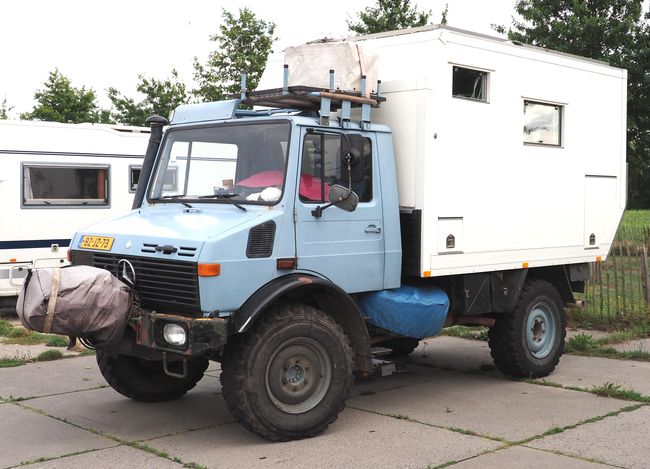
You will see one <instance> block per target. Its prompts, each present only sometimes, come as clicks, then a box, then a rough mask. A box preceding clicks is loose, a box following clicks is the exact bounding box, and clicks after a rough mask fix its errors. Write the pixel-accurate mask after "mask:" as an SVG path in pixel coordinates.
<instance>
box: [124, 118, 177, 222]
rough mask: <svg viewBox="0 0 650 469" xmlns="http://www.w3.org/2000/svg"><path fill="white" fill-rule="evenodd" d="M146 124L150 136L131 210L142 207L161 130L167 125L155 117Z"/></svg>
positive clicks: (166, 121)
mask: <svg viewBox="0 0 650 469" xmlns="http://www.w3.org/2000/svg"><path fill="white" fill-rule="evenodd" d="M146 122H147V124H149V126H150V127H151V135H150V136H149V145H148V146H147V152H146V153H145V154H144V161H143V162H142V169H141V170H140V177H138V187H137V189H136V190H135V195H134V196H133V206H132V207H131V210H135V209H137V208H140V207H142V201H143V200H144V193H145V191H146V190H147V183H148V182H149V177H150V176H151V171H152V170H153V164H154V161H155V160H156V154H158V148H159V147H160V141H161V140H162V129H163V126H165V125H167V124H169V121H168V120H167V119H165V118H164V117H161V116H157V115H153V116H149V117H148V118H147V120H146Z"/></svg>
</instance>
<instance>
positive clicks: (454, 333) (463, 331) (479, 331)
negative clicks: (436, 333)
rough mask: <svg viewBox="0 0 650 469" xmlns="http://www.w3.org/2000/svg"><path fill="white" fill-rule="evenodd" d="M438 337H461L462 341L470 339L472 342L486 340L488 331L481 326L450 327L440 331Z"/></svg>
mask: <svg viewBox="0 0 650 469" xmlns="http://www.w3.org/2000/svg"><path fill="white" fill-rule="evenodd" d="M440 335H446V336H450V337H461V338H463V339H472V340H482V341H487V340H488V329H487V327H483V326H474V327H470V326H451V327H446V328H444V329H443V330H442V332H441V333H440Z"/></svg>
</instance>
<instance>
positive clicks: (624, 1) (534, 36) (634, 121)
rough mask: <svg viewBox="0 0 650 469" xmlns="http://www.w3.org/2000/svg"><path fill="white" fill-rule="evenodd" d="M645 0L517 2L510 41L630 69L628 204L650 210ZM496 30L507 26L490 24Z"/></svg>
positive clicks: (649, 37)
mask: <svg viewBox="0 0 650 469" xmlns="http://www.w3.org/2000/svg"><path fill="white" fill-rule="evenodd" d="M642 3H643V0H583V1H576V0H518V1H517V3H516V5H515V11H516V13H517V14H518V15H519V16H520V17H521V19H520V20H516V19H513V24H512V28H511V29H510V30H509V31H508V37H509V39H511V40H513V41H519V42H525V43H529V44H533V45H537V46H541V47H546V48H549V49H553V50H558V51H562V52H568V53H572V54H577V55H581V56H583V57H589V58H592V59H597V60H603V61H606V62H609V63H610V64H611V65H613V66H615V67H621V68H625V69H627V70H628V98H627V110H628V126H627V128H628V132H627V141H628V151H627V157H628V163H629V171H628V174H629V182H628V187H629V194H628V207H629V208H650V75H648V73H647V70H650V26H649V25H648V15H647V14H646V15H643V14H642ZM494 28H495V29H496V30H497V31H500V32H505V28H503V27H499V26H494Z"/></svg>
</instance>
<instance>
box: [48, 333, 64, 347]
mask: <svg viewBox="0 0 650 469" xmlns="http://www.w3.org/2000/svg"><path fill="white" fill-rule="evenodd" d="M45 345H47V346H48V347H67V346H68V338H67V337H64V336H62V335H51V336H50V337H48V339H47V342H45Z"/></svg>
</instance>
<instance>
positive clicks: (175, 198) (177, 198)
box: [152, 194, 193, 208]
mask: <svg viewBox="0 0 650 469" xmlns="http://www.w3.org/2000/svg"><path fill="white" fill-rule="evenodd" d="M182 197H185V196H184V195H181V194H177V195H163V196H162V197H159V198H157V199H152V200H161V199H167V200H173V201H175V202H178V203H179V204H183V205H185V206H186V207H187V208H193V207H192V206H191V205H190V204H188V203H187V202H184V201H182V200H181V198H182Z"/></svg>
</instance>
